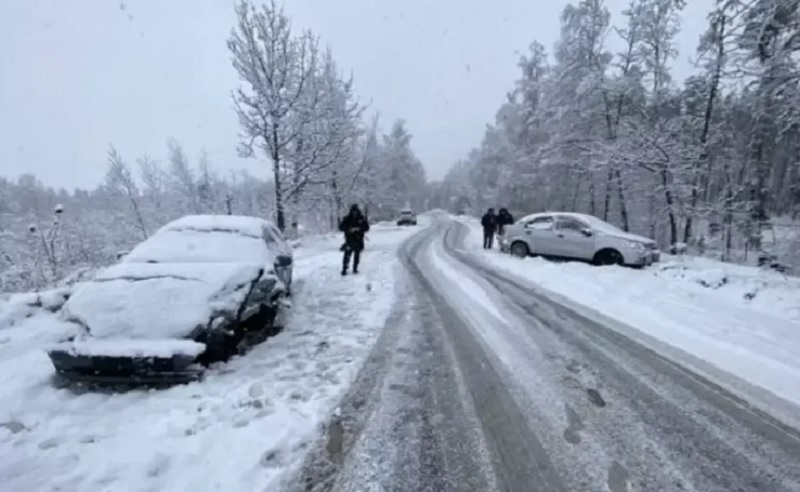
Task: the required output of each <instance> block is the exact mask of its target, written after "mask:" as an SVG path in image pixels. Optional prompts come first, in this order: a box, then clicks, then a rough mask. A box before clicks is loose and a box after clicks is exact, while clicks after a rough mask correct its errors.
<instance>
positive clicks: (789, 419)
mask: <svg viewBox="0 0 800 492" xmlns="http://www.w3.org/2000/svg"><path fill="white" fill-rule="evenodd" d="M429 219H430V221H431V226H430V227H427V228H424V227H422V228H412V229H402V230H401V229H398V228H396V227H393V226H389V225H383V226H379V227H376V228H375V229H374V230H373V232H372V233H370V242H369V243H368V251H367V254H366V256H365V259H364V261H365V263H364V268H363V269H362V274H361V275H359V276H355V277H345V278H342V277H341V276H340V275H339V261H340V253H339V252H338V246H339V242H340V238H339V237H338V235H331V236H328V237H321V238H320V237H317V238H307V239H304V241H303V242H302V244H301V245H300V246H299V248H298V249H297V251H296V255H295V258H296V259H297V262H296V263H297V270H296V280H295V281H296V286H295V297H294V301H293V302H294V306H293V308H292V316H291V320H290V322H289V324H288V326H287V328H286V330H285V331H284V332H283V333H281V334H280V335H278V336H276V337H274V338H272V339H270V340H268V341H267V342H265V343H264V344H262V345H260V346H258V347H256V348H254V349H253V350H252V351H251V352H250V353H249V354H247V355H245V356H243V357H239V358H236V359H235V360H233V361H231V362H230V363H228V364H224V365H220V366H219V367H216V368H214V369H213V370H211V371H210V373H209V374H208V376H207V377H206V379H205V381H203V382H200V383H194V384H190V385H186V386H181V387H176V388H172V389H169V390H164V391H153V392H144V391H132V392H128V393H124V394H98V393H85V394H75V393H73V392H70V391H67V390H64V389H56V388H54V387H53V386H52V384H51V382H50V375H51V373H52V368H51V366H50V364H49V361H48V360H47V357H46V355H45V354H44V352H43V350H42V348H43V347H45V346H46V345H47V344H48V343H50V342H52V341H54V340H56V339H58V338H59V336H60V335H61V333H60V332H59V331H58V325H57V324H56V323H55V322H54V319H53V316H52V315H50V314H47V313H42V312H40V311H32V312H36V313H38V314H35V315H34V316H32V317H30V318H25V313H24V311H25V309H26V308H24V306H22V307H20V306H17V308H14V309H17V310H20V309H21V311H19V312H23V315H22V316H20V315H19V313H17V314H14V312H15V311H14V310H9V309H6V311H5V312H6V314H7V313H12V316H11V318H14V320H12V321H14V322H13V323H10V322H9V319H11V318H9V317H6V319H4V318H3V316H4V309H3V306H2V305H0V402H2V403H0V492H6V491H9V492H16V491H20V490H31V491H56V490H69V491H76V492H80V491H84V490H86V491H92V492H95V491H104V490H108V491H114V492H116V491H132V492H138V491H148V492H149V491H153V492H160V491H170V492H172V491H187V492H188V491H193V492H205V491H217V490H223V491H232V492H240V491H241V492H244V491H248V492H249V491H259V492H261V491H276V492H277V491H290V492H301V491H302V492H322V491H326V492H371V491H375V492H379V491H380V492H383V491H397V492H406V491H409V492H410V491H431V492H433V491H437V492H439V491H452V492H461V491H475V492H492V491H524V492H528V491H531V490H546V491H548V492H550V491H556V492H557V491H604V492H633V491H662V490H663V491H666V490H670V491H671V490H680V491H697V492H707V491H708V492H716V491H719V492H723V491H725V492H728V491H731V490H737V491H742V492H749V491H753V492H767V491H776V492H777V491H793V492H797V491H800V466H798V464H797V457H798V456H800V433H798V431H797V430H796V427H797V422H800V411H798V407H797V406H796V405H795V404H794V403H793V402H792V400H793V397H792V395H794V394H796V393H794V391H795V390H796V388H797V386H796V385H797V380H796V379H792V374H793V372H792V371H793V370H794V368H795V367H797V362H796V360H793V359H791V357H788V355H790V353H791V350H792V347H793V346H794V345H793V344H795V343H796V342H797V341H798V340H800V336H797V335H796V334H794V333H791V332H790V330H792V329H793V327H794V326H795V325H794V324H793V323H795V321H794V320H795V318H793V316H795V315H796V313H794V312H793V311H792V310H791V299H792V298H791V295H792V294H791V293H789V294H785V293H780V289H776V288H773V287H771V286H770V284H769V283H768V282H767V283H765V282H763V281H761V282H760V283H758V284H757V287H758V291H757V295H756V296H755V297H751V298H750V300H751V301H755V300H756V299H758V301H757V302H752V303H750V304H748V305H747V306H745V305H743V304H742V303H739V304H737V303H735V302H733V301H731V302H730V303H728V304H725V303H724V302H723V301H722V300H721V298H720V299H717V297H719V296H720V295H722V294H720V293H719V292H717V291H716V290H715V294H714V295H716V296H717V297H709V296H708V295H706V294H705V293H704V292H703V291H702V290H698V289H695V290H692V285H693V282H694V284H696V283H697V282H696V279H685V278H683V279H681V278H671V277H670V278H667V276H668V275H672V274H670V273H664V274H663V275H661V279H660V280H658V282H663V283H661V284H659V283H657V281H655V280H653V281H650V280H648V281H646V282H650V283H652V285H655V287H653V286H650V287H648V288H649V289H650V290H648V291H645V292H643V293H642V296H645V297H646V296H652V295H654V293H655V292H658V291H659V289H660V290H663V291H664V292H665V293H667V292H668V294H669V295H667V296H666V299H657V300H652V299H650V300H651V302H650V303H649V304H648V303H646V302H645V301H646V300H648V299H646V298H644V297H642V298H639V301H638V303H637V304H636V305H631V306H630V309H629V311H631V312H632V313H633V315H632V316H629V317H627V318H626V317H625V316H624V314H625V313H626V312H625V311H624V310H623V309H622V306H624V302H623V301H621V300H620V301H619V302H614V303H609V305H610V306H611V307H605V306H602V305H600V304H599V302H598V299H600V298H601V294H600V293H598V292H594V293H593V294H592V292H593V291H592V289H591V288H590V287H591V284H592V283H593V282H595V283H597V284H598V285H599V288H600V287H601V288H602V289H605V290H606V291H609V293H610V294H611V295H613V294H614V293H616V294H617V295H618V296H621V293H622V291H623V290H626V289H627V290H630V288H631V284H633V283H636V282H639V285H640V286H642V285H644V283H645V281H644V280H642V279H646V278H650V277H649V276H653V275H654V273H653V272H651V271H650V270H621V269H614V268H611V269H599V268H594V269H591V268H589V267H584V266H583V265H573V264H551V263H546V262H543V260H532V261H522V260H517V259H514V258H509V257H507V256H503V255H499V254H495V253H494V252H486V251H483V250H481V249H475V248H473V247H472V243H473V242H475V238H474V237H470V234H471V224H470V222H469V221H466V222H465V221H460V222H459V221H455V220H453V219H452V218H450V217H447V216H445V215H443V214H439V215H434V216H433V217H432V218H425V222H427V221H428V220H429ZM422 225H423V226H424V225H425V224H424V223H423V224H422ZM398 252H399V255H398ZM531 265H533V266H531ZM695 271H696V270H695ZM665 272H668V270H666V271H665ZM689 273H691V271H690V270H688V269H687V270H685V271H684V275H689ZM559 276H560V280H561V282H559V281H558V280H559ZM712 277H713V275H712V276H709V275H707V274H706V275H703V276H702V277H701V280H703V282H706V283H708V282H710V281H711V280H713V278H712ZM725 278H728V279H729V280H728V281H730V278H732V277H731V273H730V272H725ZM565 280H566V281H565ZM654 282H655V283H654ZM681 282H683V283H681ZM684 284H685V285H684ZM563 285H568V286H572V288H571V289H570V288H569V287H563V288H560V287H559V286H563ZM648 285H649V284H648ZM676 286H678V287H680V288H675V287H676ZM578 287H581V288H578ZM559 288H560V290H559ZM642 288H644V287H642ZM703 288H706V289H708V288H707V287H703ZM669 289H673V290H669ZM712 290H714V289H712ZM684 291H685V292H688V294H686V293H685V292H684ZM748 292H749V291H748ZM592 296H594V297H592ZM681 296H683V297H681ZM780 296H783V298H785V299H784V300H786V299H788V301H786V302H784V303H783V304H781V303H780V302H777V301H776V299H778V297H780ZM692 297H695V298H697V303H695V304H692V303H691V298H692ZM621 298H625V297H621ZM630 298H631V296H628V297H627V299H629V301H628V302H630ZM713 299H717V301H716V302H718V303H719V304H716V305H715V307H717V308H719V307H720V306H722V309H725V310H727V311H728V312H727V314H728V318H727V319H729V320H730V322H731V326H730V327H727V328H726V327H720V325H714V326H708V325H709V323H710V319H711V318H704V317H701V314H703V309H704V308H707V307H708V306H707V305H709V304H711V303H712V301H713ZM769 299H772V300H773V301H775V302H772V303H769V304H768V303H767V300H769ZM670 303H672V304H670ZM759 303H764V305H763V306H761V305H760V304H759ZM640 304H641V305H640ZM671 305H680V306H681V307H682V308H683V309H689V310H690V311H689V312H691V313H694V317H692V316H689V315H687V314H686V313H677V314H675V316H673V317H671V318H670V317H667V316H665V313H666V312H667V311H669V307H670V306H671ZM781 305H785V306H786V309H785V310H783V311H780V312H779V311H778V309H776V308H775V306H781ZM737 306H738V307H737ZM770 307H771V309H770ZM6 308H8V306H6ZM648 309H649V311H650V312H651V314H652V316H650V317H649V318H648V317H646V316H645V314H646V313H647V312H648ZM598 310H600V311H603V312H602V313H601V312H598ZM735 310H738V311H735ZM760 313H762V314H763V315H764V316H760ZM738 318H741V319H740V321H743V322H739V323H738V324H737V323H736V320H737V319H738ZM664 320H668V321H664ZM698 320H699V321H701V322H702V323H700V325H699V326H693V325H692V322H693V321H698ZM626 321H627V322H628V324H625V322H626ZM756 323H761V325H756V326H757V328H758V329H757V330H755V331H754V330H752V329H750V331H748V329H747V328H748V326H751V327H752V326H753V325H754V324H756ZM764 323H771V324H770V327H771V329H768V328H767V327H766V325H763V324H764ZM762 325H763V326H762ZM670 329H672V330H674V333H672V334H671V333H670V331H669V330H670ZM781 334H783V335H784V336H783V341H784V342H785V343H784V345H785V346H784V347H783V348H782V349H780V347H778V346H779V345H780V344H779V343H778V342H777V338H778V337H780V335H781ZM671 335H674V336H671ZM689 336H693V337H695V338H694V339H692V338H690V340H696V339H701V340H703V341H704V342H703V343H702V344H701V343H695V344H694V345H692V344H691V343H687V342H686V341H685V340H684V338H686V337H689ZM715 336H716V338H717V339H718V340H717V341H718V342H720V343H719V344H718V345H716V346H714V344H713V343H712V341H713V339H714V337H715ZM726 337H727V338H726ZM733 341H739V342H740V343H741V344H742V345H743V346H744V347H747V348H749V352H748V351H741V353H742V358H741V359H742V361H743V363H742V364H739V365H727V366H726V365H725V363H726V361H729V360H730V357H722V356H719V357H717V356H718V355H719V354H727V353H730V351H731V350H732V349H731V347H735V346H736V344H735V343H733ZM751 342H752V343H751ZM709 347H712V348H713V347H716V348H717V351H708V350H707V349H708V348H709ZM771 347H778V349H776V350H772V348H771ZM726 351H727V352H726ZM704 354H705V356H704ZM715 355H716V356H715ZM744 363H746V364H749V365H744ZM759 364H760V365H759ZM742 367H749V368H754V369H755V370H756V371H758V372H759V373H758V374H746V372H747V371H744V372H745V374H742V370H741V369H742ZM770 371H771V372H770ZM774 378H779V379H780V378H783V379H782V380H778V381H775V380H773V379H774Z"/></svg>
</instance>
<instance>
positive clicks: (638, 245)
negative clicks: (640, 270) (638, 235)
mask: <svg viewBox="0 0 800 492" xmlns="http://www.w3.org/2000/svg"><path fill="white" fill-rule="evenodd" d="M628 247H629V248H631V249H635V250H636V251H644V250H645V247H644V243H639V242H636V241H631V242H629V243H628Z"/></svg>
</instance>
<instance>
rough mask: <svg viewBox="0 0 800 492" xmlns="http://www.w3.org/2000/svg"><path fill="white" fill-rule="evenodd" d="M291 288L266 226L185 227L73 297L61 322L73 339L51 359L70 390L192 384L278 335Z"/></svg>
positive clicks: (184, 223) (162, 233) (194, 219)
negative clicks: (71, 384) (77, 385)
mask: <svg viewBox="0 0 800 492" xmlns="http://www.w3.org/2000/svg"><path fill="white" fill-rule="evenodd" d="M291 282H292V250H291V247H290V246H289V245H288V244H287V243H286V241H285V240H284V237H283V235H282V234H281V233H280V231H279V230H278V228H277V227H275V225H274V224H272V223H271V222H269V221H267V220H263V219H259V218H255V217H243V216H225V215H220V216H216V215H196V216H187V217H183V218H181V219H178V220H176V221H174V222H171V223H169V224H167V225H165V226H164V227H162V228H161V229H159V230H158V231H157V232H156V233H155V234H154V235H153V236H151V237H150V238H149V239H147V240H146V241H144V242H142V243H141V244H139V245H138V246H137V247H136V248H134V249H133V250H132V251H131V252H130V253H128V254H127V255H125V257H124V258H123V259H122V260H121V261H120V262H119V263H117V264H116V265H113V266H111V267H109V268H107V269H106V270H104V271H102V272H100V273H99V274H98V275H97V276H96V277H95V278H94V279H92V280H91V281H89V282H86V283H83V284H81V285H80V286H79V287H78V288H77V289H76V291H75V292H74V293H73V294H72V296H71V297H70V298H69V300H68V301H67V302H66V303H65V304H64V307H63V308H62V310H61V313H60V315H61V317H62V319H63V320H64V321H66V322H68V323H72V324H73V325H75V327H76V329H77V331H78V334H77V335H74V336H70V337H69V338H68V339H66V340H64V341H62V342H61V343H59V344H58V345H56V346H55V347H52V348H51V349H50V350H49V351H48V354H49V356H50V360H51V361H52V363H53V366H54V367H55V370H56V373H57V374H58V375H60V376H63V377H65V378H66V379H68V380H76V381H91V382H98V383H103V382H109V383H117V382H142V383H146V382H161V381H165V382H181V381H184V380H193V379H196V378H197V377H198V376H199V375H200V374H201V373H202V365H207V364H209V363H212V362H216V361H222V360H226V359H227V358H229V357H230V356H232V355H234V354H237V353H240V352H241V351H242V349H244V348H245V347H246V346H247V345H248V344H249V343H251V342H252V341H253V339H263V338H264V337H265V336H268V335H269V334H271V333H273V332H274V331H276V330H277V329H279V328H280V322H279V320H280V316H279V315H280V312H281V309H282V307H283V305H284V303H285V301H284V298H285V296H287V295H288V294H289V292H290V288H291Z"/></svg>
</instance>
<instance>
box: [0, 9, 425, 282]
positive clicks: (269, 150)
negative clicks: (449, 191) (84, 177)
mask: <svg viewBox="0 0 800 492" xmlns="http://www.w3.org/2000/svg"><path fill="white" fill-rule="evenodd" d="M236 14H237V15H236V19H237V21H236V25H235V26H234V28H233V31H232V34H231V37H230V39H229V40H228V47H229V49H230V53H231V58H232V63H233V68H234V69H235V70H236V72H237V73H238V75H239V79H240V82H241V85H240V87H238V88H236V89H235V90H234V92H233V100H234V102H235V107H236V111H237V114H238V116H239V122H240V128H241V132H240V145H239V151H240V153H241V155H243V156H247V157H252V165H253V167H254V168H255V167H256V166H266V167H268V169H269V171H270V172H269V175H270V179H269V180H266V181H265V180H261V179H258V178H256V177H255V176H253V175H252V174H251V173H249V172H247V171H241V172H230V173H220V172H218V170H215V168H214V166H213V164H212V163H211V162H210V159H209V157H208V156H207V155H206V154H205V153H204V152H200V155H199V156H198V158H197V159H190V158H189V157H188V156H187V154H186V152H185V151H184V149H183V147H182V146H181V145H180V144H178V143H177V142H175V141H169V142H168V144H167V149H166V154H165V156H164V157H165V158H164V159H163V160H161V159H156V158H153V157H151V156H146V155H143V156H142V157H140V158H137V159H134V160H130V158H129V157H127V156H122V155H120V154H119V153H118V152H117V151H116V150H115V149H114V148H113V147H110V148H109V152H108V155H107V166H108V167H107V173H106V177H105V180H104V182H103V183H100V184H99V185H98V186H97V187H96V188H95V189H92V190H80V189H79V190H74V191H72V192H70V191H67V190H64V189H60V190H55V189H53V188H48V187H45V186H44V185H43V184H42V183H41V182H40V180H39V179H38V178H37V177H36V176H32V175H23V176H20V177H18V178H17V179H8V178H3V177H0V292H14V291H24V290H29V289H37V288H42V287H45V286H48V285H51V284H52V283H53V282H55V281H57V280H60V279H63V278H64V277H65V276H68V275H73V274H74V273H75V272H76V271H80V270H81V269H90V268H94V267H97V266H102V265H107V264H109V263H111V262H113V261H115V260H116V259H117V255H118V254H119V253H120V252H121V251H126V250H128V249H130V248H131V247H132V246H134V245H135V244H137V243H138V242H140V241H142V240H144V239H146V238H147V237H149V235H151V234H152V233H153V232H155V231H156V230H157V229H158V228H159V227H160V226H162V225H163V224H165V223H166V222H168V221H170V220H172V219H175V218H178V217H180V216H183V215H186V214H196V213H215V214H241V215H253V216H258V217H266V218H269V219H271V220H274V221H275V222H276V224H277V225H278V226H279V227H280V228H281V229H282V230H286V229H287V228H289V227H291V224H293V223H299V224H300V225H301V226H302V227H304V228H305V229H306V230H308V231H325V230H330V229H332V228H335V227H336V225H337V223H338V218H339V217H341V216H342V215H343V214H344V213H345V211H346V209H347V208H348V207H349V204H350V203H354V202H355V203H359V204H361V205H362V207H363V208H364V209H365V210H367V211H368V213H369V214H370V215H371V216H372V218H389V217H391V216H393V214H395V213H396V211H397V209H398V208H400V207H403V206H405V205H406V204H408V205H411V206H415V207H420V206H421V205H422V203H423V200H424V198H425V197H424V192H425V190H424V188H425V187H424V184H425V171H424V169H423V167H422V164H421V163H420V161H419V159H417V157H416V156H415V155H414V152H413V150H412V149H411V138H412V137H411V133H410V132H409V130H408V128H407V127H406V124H405V122H404V121H403V120H398V121H395V122H394V123H393V124H392V126H391V128H389V129H388V132H387V133H386V134H382V132H381V131H380V128H379V122H378V118H377V116H375V117H371V118H367V117H366V115H365V113H366V110H367V108H366V107H365V105H363V104H361V103H360V102H359V101H358V99H357V98H356V96H355V94H354V91H353V81H352V78H351V77H344V76H342V74H341V73H340V70H339V69H338V68H337V66H336V63H335V60H334V58H333V54H332V52H331V50H329V49H328V50H322V49H321V48H320V42H319V40H318V38H317V37H316V36H314V34H313V33H311V32H309V31H303V32H299V33H298V32H295V31H294V30H293V28H292V25H291V22H290V19H289V18H288V17H287V15H286V14H285V13H284V11H283V9H282V8H280V7H279V6H277V5H276V4H275V2H272V3H271V4H268V5H264V6H255V5H254V4H252V3H250V2H249V1H242V2H241V3H239V4H238V5H237V6H236ZM262 169H263V167H262Z"/></svg>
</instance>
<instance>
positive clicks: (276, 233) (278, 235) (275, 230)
mask: <svg viewBox="0 0 800 492" xmlns="http://www.w3.org/2000/svg"><path fill="white" fill-rule="evenodd" d="M267 229H269V231H270V232H271V233H272V235H273V237H275V238H276V239H277V240H278V241H285V239H284V238H283V234H281V230H280V229H278V228H277V227H275V226H274V225H271V224H270V225H269V226H267Z"/></svg>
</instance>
